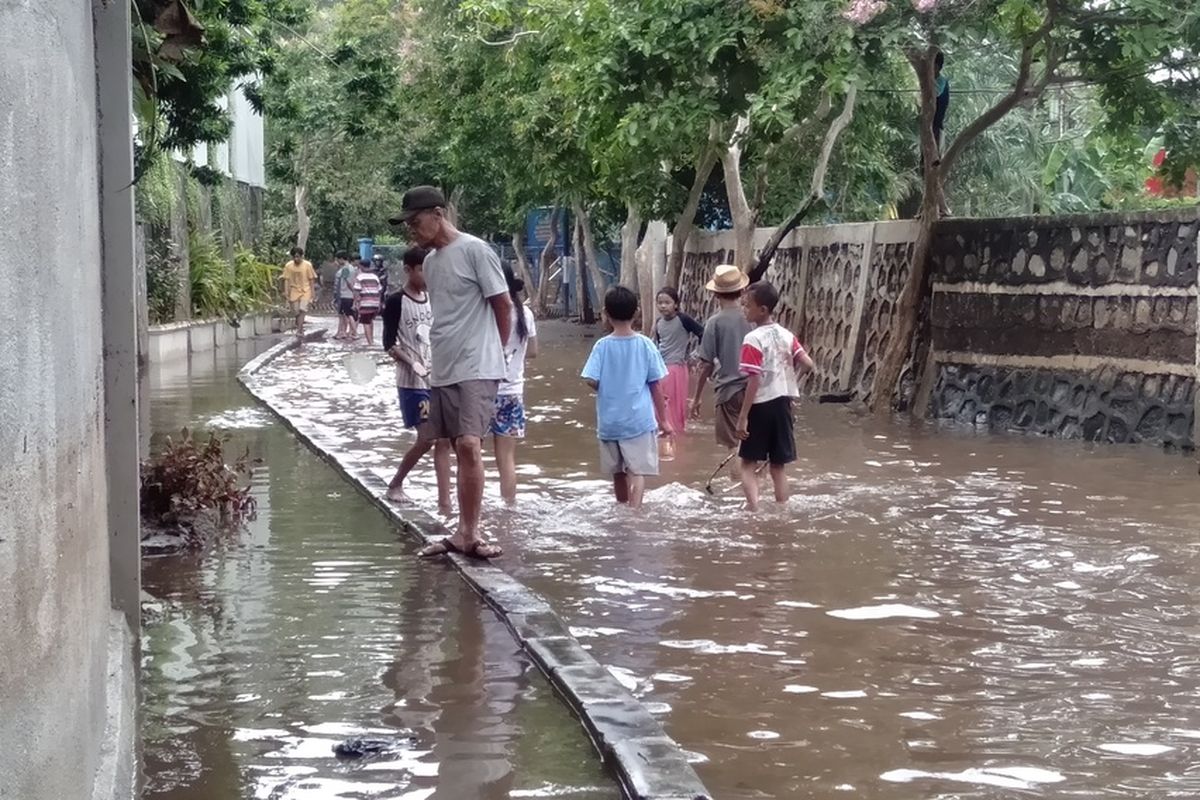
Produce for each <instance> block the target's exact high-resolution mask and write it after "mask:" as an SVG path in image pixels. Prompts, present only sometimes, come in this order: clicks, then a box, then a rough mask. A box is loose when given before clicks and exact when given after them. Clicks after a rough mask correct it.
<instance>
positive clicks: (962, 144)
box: [940, 0, 1058, 176]
mask: <svg viewBox="0 0 1200 800" xmlns="http://www.w3.org/2000/svg"><path fill="white" fill-rule="evenodd" d="M1047 6H1048V8H1049V11H1048V13H1047V15H1046V20H1045V22H1043V23H1042V25H1041V27H1040V28H1038V29H1037V30H1036V31H1035V32H1034V33H1033V35H1031V36H1030V37H1029V38H1028V39H1027V40H1025V44H1024V46H1022V48H1021V62H1020V66H1019V67H1018V68H1017V79H1016V81H1014V82H1013V88H1012V91H1010V92H1009V93H1008V94H1006V95H1004V97H1002V98H1000V99H999V100H997V101H996V103H995V105H993V106H992V107H991V108H989V109H987V110H986V111H984V112H983V113H982V114H980V115H979V116H978V117H976V118H975V119H974V120H973V121H972V122H971V124H969V125H967V127H965V128H963V130H962V132H961V133H959V134H958V136H956V137H954V142H953V144H951V145H950V148H949V149H948V150H947V151H946V154H945V155H944V156H942V163H941V166H940V173H941V175H943V176H945V175H948V174H949V173H950V169H951V168H952V167H953V166H954V162H955V161H957V160H958V157H959V156H961V155H962V153H963V151H964V150H966V149H967V146H968V145H970V144H971V142H973V141H974V140H975V139H976V138H977V137H978V136H979V134H981V133H983V132H984V131H986V130H987V129H988V128H990V127H991V126H993V125H995V124H996V123H997V122H999V121H1000V120H1001V119H1003V118H1004V116H1005V115H1006V114H1008V112H1010V111H1012V110H1013V109H1014V108H1016V107H1017V106H1018V105H1020V103H1021V102H1022V101H1024V100H1026V99H1028V98H1030V97H1036V96H1037V95H1038V94H1040V93H1041V92H1042V91H1043V90H1044V89H1045V88H1046V85H1047V84H1048V82H1049V81H1050V80H1051V79H1052V78H1053V75H1054V70H1055V69H1057V67H1058V61H1057V59H1056V58H1052V57H1050V56H1049V53H1051V52H1052V51H1053V48H1048V50H1047V53H1048V57H1047V60H1046V70H1045V72H1044V73H1043V75H1042V78H1041V80H1039V81H1038V83H1037V84H1035V86H1034V88H1033V89H1031V88H1030V86H1029V76H1030V72H1031V71H1032V67H1033V51H1034V49H1035V48H1036V47H1037V45H1038V44H1040V43H1041V42H1043V41H1045V40H1046V38H1047V37H1048V36H1049V35H1050V31H1051V29H1053V27H1054V23H1055V20H1056V19H1057V11H1058V4H1057V3H1056V2H1053V0H1051V2H1049V3H1047Z"/></svg>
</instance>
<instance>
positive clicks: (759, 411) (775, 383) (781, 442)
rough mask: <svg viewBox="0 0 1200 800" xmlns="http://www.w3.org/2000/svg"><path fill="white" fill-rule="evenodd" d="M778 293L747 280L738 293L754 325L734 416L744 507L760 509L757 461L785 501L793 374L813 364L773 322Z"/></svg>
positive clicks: (745, 346)
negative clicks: (767, 467) (741, 395)
mask: <svg viewBox="0 0 1200 800" xmlns="http://www.w3.org/2000/svg"><path fill="white" fill-rule="evenodd" d="M778 304H779V292H778V290H776V288H775V287H774V286H772V285H771V284H769V283H767V282H766V281H759V282H758V283H754V284H751V285H750V286H749V287H748V288H747V289H746V293H745V294H744V295H742V310H743V312H744V313H745V315H746V319H747V320H749V322H750V324H752V325H754V326H755V327H754V329H753V330H752V331H750V332H749V333H747V334H746V338H745V339H743V340H742V357H741V365H740V369H741V372H742V374H743V375H745V376H746V396H745V398H744V399H743V400H742V411H741V414H739V415H738V422H737V435H738V438H739V439H741V440H742V444H741V446H740V447H739V448H738V456H740V457H741V460H742V491H743V492H745V494H746V508H748V509H749V510H751V511H757V510H758V476H757V475H756V473H755V470H756V468H757V467H758V465H759V464H761V463H762V462H764V461H767V462H769V463H770V469H771V482H772V483H773V484H774V485H775V500H776V501H777V502H780V503H783V502H785V501H786V500H787V499H788V485H787V465H788V464H790V463H791V462H793V461H795V460H796V441H795V438H794V437H793V434H792V398H793V397H799V396H800V387H799V382H798V381H797V376H798V374H799V373H801V372H807V371H808V370H810V369H812V368H813V366H814V364H813V361H812V359H811V358H809V357H808V353H806V352H805V351H804V348H803V347H801V346H800V342H798V341H797V340H796V337H795V336H794V335H792V332H791V331H789V330H788V329H787V328H785V327H783V326H782V325H780V324H779V323H777V322H775V320H774V316H773V315H774V313H775V306H776V305H778Z"/></svg>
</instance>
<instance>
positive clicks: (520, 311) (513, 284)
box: [504, 264, 529, 342]
mask: <svg viewBox="0 0 1200 800" xmlns="http://www.w3.org/2000/svg"><path fill="white" fill-rule="evenodd" d="M504 280H506V281H508V296H509V297H511V298H512V302H513V309H514V310H515V311H516V312H517V337H518V339H519V340H520V341H522V342H523V341H525V340H526V339H528V338H529V324H528V323H527V322H526V321H525V305H524V304H523V303H522V302H521V292H523V291H525V281H523V280H521V279H520V278H518V277H517V276H516V274H515V273H514V272H513V271H512V267H510V266H509V265H508V264H505V265H504Z"/></svg>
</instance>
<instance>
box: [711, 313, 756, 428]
mask: <svg viewBox="0 0 1200 800" xmlns="http://www.w3.org/2000/svg"><path fill="white" fill-rule="evenodd" d="M753 327H754V326H753V325H751V324H750V323H749V321H747V319H746V316H745V315H744V314H743V313H742V310H741V309H740V308H725V309H722V310H721V311H718V312H717V313H716V314H713V315H712V316H711V317H709V318H708V320H707V321H706V322H705V323H704V336H703V337H701V339H700V349H699V350H698V351H697V354H698V355H699V356H700V358H701V359H702V360H704V361H707V362H708V363H709V364H713V365H714V367H713V377H712V384H713V394H714V395H715V399H716V401H717V404H718V405H719V404H721V403H727V402H729V401H730V400H731V399H732V398H733V396H734V395H735V394H737V393H738V392H740V391H741V390H742V389H744V388H746V376H745V375H743V374H742V373H741V372H740V370H739V367H740V365H741V360H742V340H743V339H745V338H746V334H747V333H749V332H750V331H751V329H752V328H753Z"/></svg>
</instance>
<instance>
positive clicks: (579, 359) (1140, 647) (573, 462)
mask: <svg viewBox="0 0 1200 800" xmlns="http://www.w3.org/2000/svg"><path fill="white" fill-rule="evenodd" d="M542 330H543V337H542V338H543V341H542V351H543V355H542V357H541V358H540V359H538V360H537V361H534V362H532V363H531V365H530V367H529V381H528V385H527V389H526V402H527V405H528V407H529V416H530V426H529V438H528V439H527V440H526V442H525V443H524V444H523V445H522V447H521V449H520V451H519V459H520V460H521V461H522V462H524V463H523V466H522V467H521V469H520V478H521V482H522V485H521V492H520V498H519V503H518V508H517V509H516V510H515V511H509V510H507V509H505V508H503V506H502V505H501V504H500V503H499V501H498V498H497V496H496V495H497V486H496V481H495V475H494V472H490V473H489V485H488V492H489V495H488V499H487V502H486V508H485V521H486V525H487V526H488V529H489V530H490V531H494V532H495V535H496V536H497V538H498V539H499V540H500V541H501V542H502V543H503V544H505V546H506V547H507V550H508V555H507V556H506V558H505V559H504V563H505V565H506V568H507V569H508V570H510V571H511V572H513V573H514V574H516V575H518V576H519V577H521V578H522V579H523V580H525V581H527V582H528V583H529V584H531V585H532V586H533V587H534V588H535V589H537V590H538V591H540V592H542V593H544V594H545V595H546V596H547V597H549V598H550V599H551V601H552V602H553V603H554V605H555V607H556V608H557V609H558V610H559V611H560V613H561V614H562V615H563V616H564V618H565V619H566V620H567V622H568V623H569V624H570V625H572V626H573V628H574V629H575V630H576V632H577V635H579V636H580V637H581V641H582V642H583V643H584V645H585V646H587V647H589V648H590V649H591V651H592V653H593V654H594V655H595V656H596V657H597V659H598V660H600V661H601V663H603V664H605V665H607V666H608V667H609V669H610V671H612V672H613V674H614V675H616V676H618V679H620V680H621V681H622V682H623V683H624V684H625V685H626V686H628V687H629V688H630V690H631V691H633V692H634V694H636V695H637V696H638V697H640V698H642V699H643V701H645V702H646V703H647V705H648V706H649V707H650V708H651V709H652V710H653V711H654V713H656V714H657V715H658V716H659V718H660V719H661V720H662V722H663V724H664V726H665V727H666V728H667V730H668V732H669V733H671V735H672V736H674V737H675V738H676V739H677V740H678V741H679V742H680V743H681V744H683V745H684V746H685V747H686V748H687V749H688V750H689V751H690V752H691V753H692V754H693V755H692V760H693V761H694V762H695V763H696V765H697V769H698V771H699V772H700V774H701V777H702V778H703V779H704V780H705V782H706V783H707V784H708V785H709V787H710V788H711V789H712V790H713V791H714V794H715V795H716V796H717V797H721V798H725V797H738V798H741V797H745V798H757V797H778V798H793V797H828V796H831V795H833V794H834V793H835V792H838V793H841V792H846V793H850V794H851V795H853V796H857V797H868V798H874V797H878V798H897V799H904V800H907V799H909V798H912V799H913V800H915V799H916V798H927V797H932V796H939V797H961V796H970V797H987V798H993V797H994V798H999V797H1011V796H1013V792H1014V791H1019V792H1020V793H1021V794H1022V795H1041V796H1046V797H1067V796H1078V797H1094V796H1097V795H1099V794H1101V793H1103V794H1104V796H1106V797H1127V798H1134V797H1138V798H1140V797H1170V796H1178V797H1191V796H1195V795H1196V794H1197V793H1200V774H1197V773H1196V771H1195V770H1194V769H1193V768H1192V766H1191V764H1192V762H1193V761H1194V760H1195V756H1196V745H1197V736H1198V735H1197V734H1196V731H1197V730H1200V711H1197V710H1196V699H1197V697H1198V696H1200V628H1198V627H1197V618H1196V612H1195V605H1194V600H1193V598H1194V596H1195V593H1196V590H1197V588H1200V577H1197V576H1200V563H1198V559H1197V554H1198V549H1200V544H1198V537H1197V536H1196V528H1197V523H1196V519H1197V518H1198V515H1200V497H1198V496H1197V493H1196V491H1195V486H1196V477H1195V466H1194V462H1193V461H1191V460H1190V459H1186V458H1182V457H1178V456H1171V455H1164V454H1161V453H1158V452H1154V451H1151V450H1147V449H1138V448H1126V447H1120V448H1113V447H1091V446H1088V445H1084V444H1080V443H1072V442H1055V441H1048V440H1041V439H1033V438H1022V437H993V436H987V435H983V434H976V433H975V432H973V431H962V430H951V429H937V428H935V427H933V426H929V425H902V424H892V423H888V422H881V421H876V420H870V419H863V418H860V417H856V416H854V415H853V414H852V413H851V412H850V411H849V410H848V409H847V408H845V407H838V406H817V405H815V404H812V403H805V404H803V405H802V406H801V407H800V408H799V409H798V415H797V438H798V456H799V460H798V462H797V463H796V464H795V465H793V467H792V469H791V475H792V487H793V497H792V499H791V500H790V502H789V503H788V504H787V505H786V506H784V507H779V506H775V505H774V504H773V503H770V502H768V503H765V508H764V511H763V512H762V513H760V514H758V515H751V514H747V513H745V512H743V511H741V510H740V507H739V506H740V500H739V496H738V493H737V492H736V489H735V488H734V487H732V486H731V485H730V484H729V483H728V482H727V481H725V480H724V479H722V480H721V481H718V483H717V488H718V492H721V491H724V490H725V489H727V488H728V489H731V490H732V491H728V492H726V493H725V494H723V495H721V496H719V497H717V498H715V499H714V498H710V497H708V496H707V495H705V494H704V493H703V492H702V491H701V487H702V486H703V484H704V482H705V480H706V478H707V477H708V474H709V472H710V471H711V470H712V469H713V467H715V466H716V464H717V463H718V462H719V461H720V459H721V457H722V455H723V453H722V452H721V451H720V450H719V448H718V447H717V446H716V445H715V444H714V443H713V442H712V427H711V420H706V421H705V422H703V423H701V424H699V425H698V426H696V427H695V430H694V431H692V432H691V433H689V434H688V435H687V436H686V437H684V438H682V440H681V441H680V443H679V446H678V457H677V458H676V460H674V461H672V462H669V463H665V464H664V465H663V475H662V477H661V478H659V479H658V480H656V481H653V482H652V483H651V487H652V488H651V490H650V492H649V493H648V498H647V506H646V508H645V509H644V511H643V512H642V513H641V514H634V513H631V512H629V511H628V510H625V509H620V508H616V507H614V505H613V504H612V502H611V500H610V497H609V485H608V483H607V481H606V480H605V479H604V478H603V476H600V475H598V474H597V473H596V452H595V451H596V445H595V440H594V433H593V431H594V406H593V401H592V399H591V398H590V396H589V395H588V393H587V391H586V389H585V387H583V386H582V384H581V383H580V381H579V380H578V377H577V376H578V371H579V368H580V366H581V365H582V363H583V361H584V359H585V358H586V354H587V350H588V348H589V347H590V345H591V340H590V339H587V338H585V337H584V335H583V332H582V331H581V329H580V328H578V327H576V326H572V325H569V324H565V323H547V324H544V325H543V326H542ZM342 355H344V348H343V347H342V346H340V345H338V344H337V343H327V344H322V345H316V346H311V347H308V348H306V349H305V350H304V351H303V352H300V353H295V354H291V355H289V356H287V357H285V358H284V359H281V361H280V362H279V363H278V365H277V367H276V368H274V369H273V370H272V371H271V372H270V374H269V375H268V377H267V380H268V381H269V383H270V384H271V385H272V387H273V388H272V389H271V390H272V391H275V392H278V393H279V395H280V396H285V395H291V396H294V397H295V396H298V397H299V398H300V403H301V405H302V407H303V408H304V410H305V411H304V413H305V414H307V415H308V417H309V419H311V420H313V421H314V422H315V423H316V424H318V425H321V426H323V433H324V435H326V436H328V437H329V439H330V440H331V441H336V442H338V443H340V444H341V445H342V446H344V447H345V448H346V449H347V450H349V451H351V452H353V453H355V454H356V457H357V458H359V459H361V463H363V464H365V465H370V466H372V467H373V468H375V469H376V470H377V471H378V473H379V474H380V475H381V476H384V477H390V474H391V471H392V469H393V468H394V465H395V463H396V460H397V459H398V456H399V454H400V453H402V452H403V449H404V448H405V447H406V446H407V445H408V443H409V441H410V439H409V438H408V436H407V435H402V436H401V435H398V434H397V428H398V423H399V413H398V410H397V409H396V403H395V390H394V387H393V386H392V385H391V376H390V371H389V370H388V369H386V368H382V369H381V370H380V374H379V375H377V376H376V378H375V380H374V382H372V383H371V384H369V385H366V386H354V385H352V384H351V383H350V381H349V379H348V377H347V376H346V374H345V369H344V368H343V367H341V365H340V362H339V359H340V358H341V356H342ZM489 450H490V448H489ZM490 466H491V465H490V463H489V469H490ZM414 477H415V483H414V489H415V493H416V494H417V496H418V498H419V499H420V501H421V502H422V503H423V504H424V505H425V507H426V508H427V509H429V508H430V507H431V505H432V502H431V501H432V498H433V487H432V475H431V470H430V469H429V468H428V467H427V466H426V467H420V468H418V474H417V475H415V476H414Z"/></svg>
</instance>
